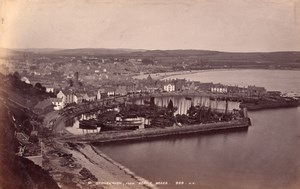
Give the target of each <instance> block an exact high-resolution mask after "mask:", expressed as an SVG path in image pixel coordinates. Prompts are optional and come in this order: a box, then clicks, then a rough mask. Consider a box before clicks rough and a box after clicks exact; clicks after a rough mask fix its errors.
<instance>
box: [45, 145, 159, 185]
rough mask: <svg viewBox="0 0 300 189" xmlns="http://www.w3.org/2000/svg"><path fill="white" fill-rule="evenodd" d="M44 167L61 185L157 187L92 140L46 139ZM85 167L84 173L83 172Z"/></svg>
mask: <svg viewBox="0 0 300 189" xmlns="http://www.w3.org/2000/svg"><path fill="white" fill-rule="evenodd" d="M45 144H46V145H45V150H44V151H43V168H44V169H45V170H47V171H49V173H50V175H51V176H52V177H53V179H54V180H55V181H56V182H57V183H58V184H59V185H60V186H61V187H67V188H68V187H69V188H70V187H71V188H88V189H89V188H103V189H111V188H124V189H131V188H133V189H145V188H147V189H149V188H150V189H157V188H158V187H157V186H155V185H154V184H152V183H151V182H149V181H147V180H146V179H144V178H142V177H139V176H137V175H136V174H135V173H133V172H132V171H130V170H129V169H127V168H126V167H124V166H123V165H121V164H119V163H117V162H115V161H114V160H112V159H110V158H109V157H107V156H106V155H105V154H103V153H102V152H101V151H99V150H97V149H95V148H94V147H93V146H91V145H90V144H76V143H63V142H61V141H57V140H49V141H45ZM83 170H85V174H83V173H84V172H83Z"/></svg>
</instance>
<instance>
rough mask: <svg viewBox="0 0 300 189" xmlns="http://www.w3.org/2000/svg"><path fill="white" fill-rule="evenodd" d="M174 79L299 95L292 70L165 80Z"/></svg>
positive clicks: (212, 73) (297, 77) (299, 77)
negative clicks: (255, 87)
mask: <svg viewBox="0 0 300 189" xmlns="http://www.w3.org/2000/svg"><path fill="white" fill-rule="evenodd" d="M175 78H179V79H183V78H186V79H188V80H194V81H200V82H203V83H205V82H213V83H222V84H226V85H238V86H242V87H247V86H248V85H256V86H263V87H265V88H266V89H267V90H280V91H282V92H297V93H300V84H299V81H300V71H292V70H252V69H246V70H217V71H216V70H215V71H203V72H198V73H194V74H184V75H177V76H171V77H167V78H166V79H175Z"/></svg>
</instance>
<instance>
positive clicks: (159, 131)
mask: <svg viewBox="0 0 300 189" xmlns="http://www.w3.org/2000/svg"><path fill="white" fill-rule="evenodd" d="M250 125H251V122H250V119H249V118H243V119H239V120H233V121H228V122H216V123H206V124H196V125H183V126H173V127H165V128H151V129H140V130H135V131H122V132H103V133H101V132H100V133H91V134H87V135H80V136H75V135H72V136H63V137H61V138H60V140H62V141H64V142H73V143H105V142H114V141H128V140H144V139H148V138H157V137H164V136H172V135H183V134H191V133H201V132H208V131H219V130H228V129H241V128H248V127H249V126H250Z"/></svg>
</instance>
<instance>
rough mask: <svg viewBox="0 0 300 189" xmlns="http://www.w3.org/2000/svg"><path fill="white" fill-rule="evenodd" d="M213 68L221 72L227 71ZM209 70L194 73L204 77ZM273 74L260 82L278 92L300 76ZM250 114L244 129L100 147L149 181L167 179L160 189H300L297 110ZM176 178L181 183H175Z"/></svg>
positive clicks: (287, 88) (299, 142) (288, 89)
mask: <svg viewBox="0 0 300 189" xmlns="http://www.w3.org/2000/svg"><path fill="white" fill-rule="evenodd" d="M248 71H249V70H245V72H248ZM263 71H264V72H265V70H263ZM216 72H217V73H219V76H220V75H222V74H224V73H225V72H223V71H221V72H218V71H216ZM231 72H241V70H239V71H231ZM257 72H261V70H257ZM268 72H273V71H268ZM276 72H280V71H276ZM283 72H285V73H289V74H287V75H286V77H287V78H289V77H290V75H291V73H293V74H294V73H296V72H293V71H292V72H290V71H288V72H286V71H283ZM207 73H208V72H204V75H201V74H199V75H198V76H197V77H199V78H201V81H203V80H204V79H203V78H204V76H205V75H206V74H207ZM211 73H214V72H211ZM217 73H214V74H217ZM297 73H298V75H300V72H297ZM256 74H257V73H255V74H254V75H253V77H255V76H256ZM217 75H218V74H217ZM235 75H237V76H238V75H239V73H236V74H235ZM279 75H281V74H279ZM275 76H276V75H273V73H269V74H266V75H265V77H263V78H261V79H262V81H261V84H260V86H263V85H262V83H268V82H269V81H273V82H275V83H276V84H272V83H268V87H269V88H270V87H272V86H273V87H275V86H277V87H278V86H284V88H282V90H287V91H292V90H294V88H299V86H300V85H299V81H300V79H299V80H298V81H297V82H295V83H296V85H292V84H291V83H293V81H291V82H290V81H289V79H286V78H283V76H280V77H275ZM191 77H195V76H194V75H192V76H191ZM238 77H239V76H238ZM269 77H273V78H269ZM297 77H298V76H297ZM236 79H237V80H238V78H236ZM264 79H265V80H267V81H268V82H267V81H265V80H264ZM221 80H224V81H225V80H226V79H224V78H222V79H220V81H221ZM253 80H254V79H253ZM265 87H267V86H265ZM268 87H267V88H268ZM272 90H273V89H272ZM274 90H281V89H280V88H278V89H276V88H274ZM249 116H250V117H251V119H252V126H251V127H249V129H248V130H244V131H235V132H219V133H214V134H205V135H203V134H202V135H200V134H198V135H188V136H176V137H168V138H163V139H159V140H151V141H140V142H130V143H118V144H116V143H115V144H105V145H102V146H98V148H99V149H100V150H101V151H103V152H105V153H106V154H107V155H109V156H110V157H111V158H112V159H114V160H116V161H118V162H120V163H121V164H123V165H125V166H126V167H128V168H129V169H131V170H132V171H133V172H135V173H136V174H138V175H140V176H142V177H144V178H146V179H148V180H150V181H152V182H164V181H167V182H168V185H164V186H163V185H160V186H159V187H161V188H174V187H177V188H214V189H219V188H226V189H227V188H233V189H235V188H236V189H239V188H242V189H248V188H251V189H252V188H255V189H257V188H264V189H265V188H266V189H271V188H278V189H282V188H299V186H300V108H288V109H278V110H263V111H257V112H250V113H249ZM176 181H184V182H185V184H184V185H182V186H181V187H179V186H178V185H177V186H175V185H174V184H175V182H176ZM192 182H194V183H192ZM189 183H190V184H189Z"/></svg>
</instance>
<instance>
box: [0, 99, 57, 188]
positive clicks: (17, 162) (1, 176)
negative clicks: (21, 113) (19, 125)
mask: <svg viewBox="0 0 300 189" xmlns="http://www.w3.org/2000/svg"><path fill="white" fill-rule="evenodd" d="M14 128H15V127H14V124H13V121H12V117H11V115H10V113H9V109H8V108H7V107H6V105H5V104H4V103H3V102H0V129H1V132H0V188H4V189H19V188H20V189H21V188H22V189H31V188H38V189H44V188H49V189H56V188H59V187H58V185H57V184H56V182H55V181H54V180H53V179H52V178H51V177H50V176H49V174H48V173H47V172H46V171H44V170H43V169H42V168H41V167H40V166H38V165H35V164H34V163H33V162H32V161H30V160H28V159H26V158H23V157H19V156H17V155H15V152H16V151H17V148H18V145H19V144H18V142H17V140H16V139H15V137H14V131H15V129H14Z"/></svg>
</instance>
